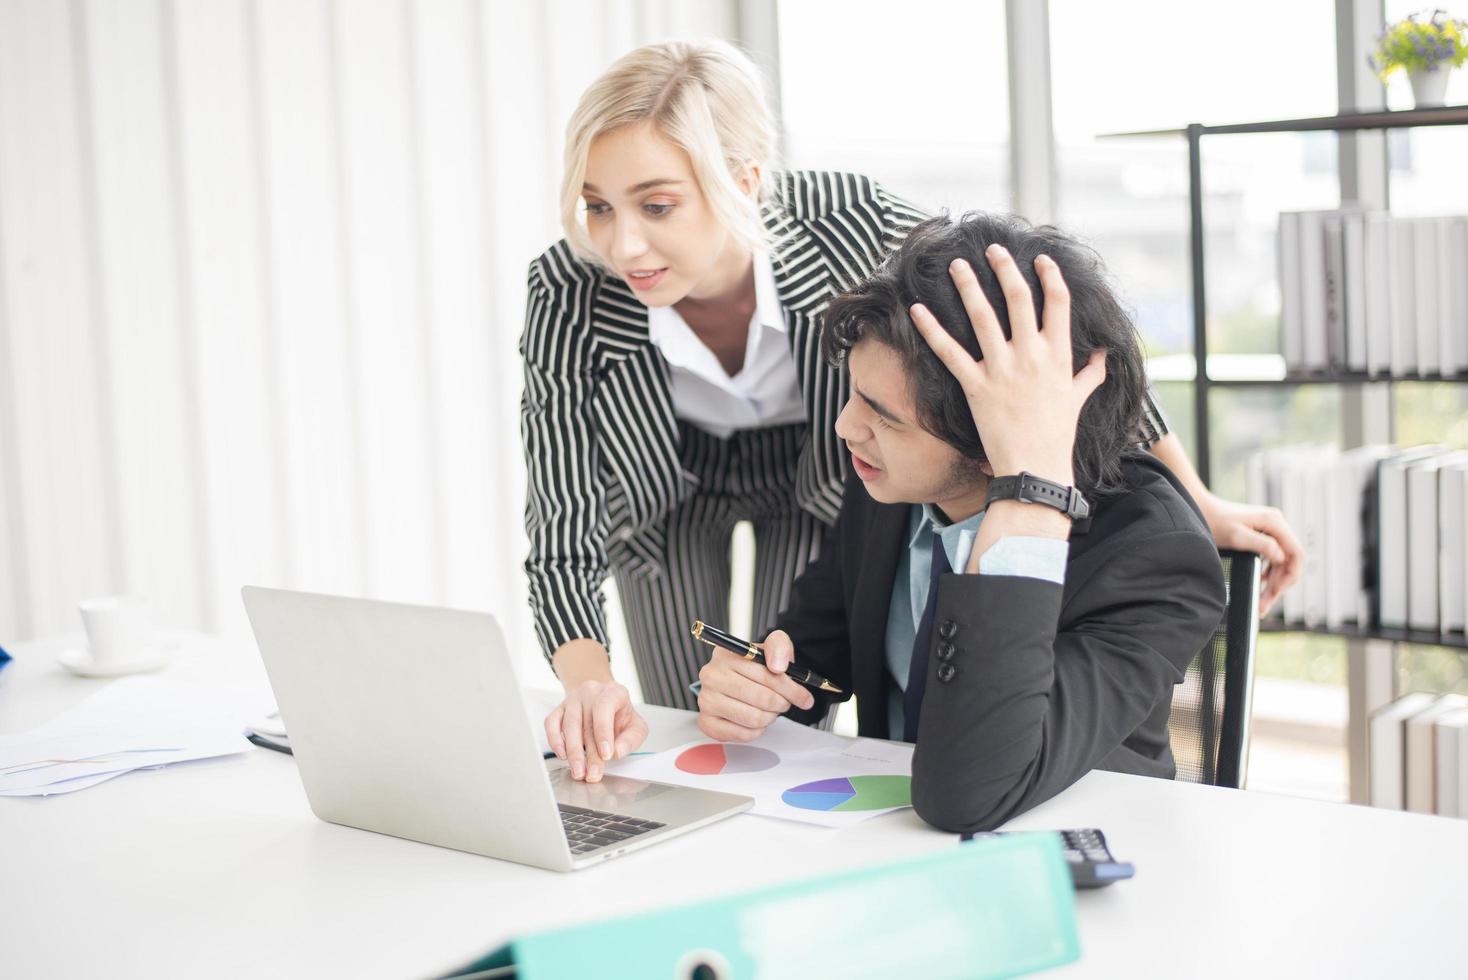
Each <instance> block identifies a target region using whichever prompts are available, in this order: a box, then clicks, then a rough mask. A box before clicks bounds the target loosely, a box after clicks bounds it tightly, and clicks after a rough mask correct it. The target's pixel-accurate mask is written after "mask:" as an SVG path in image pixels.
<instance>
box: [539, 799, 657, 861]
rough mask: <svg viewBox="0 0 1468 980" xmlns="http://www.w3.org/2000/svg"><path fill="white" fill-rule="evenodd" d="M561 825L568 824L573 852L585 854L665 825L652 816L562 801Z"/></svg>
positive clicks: (564, 826) (567, 829)
mask: <svg viewBox="0 0 1468 980" xmlns="http://www.w3.org/2000/svg"><path fill="white" fill-rule="evenodd" d="M557 806H559V807H560V809H561V826H562V827H563V828H565V831H566V840H568V841H570V843H571V853H572V854H586V853H588V852H590V851H594V850H596V849H597V848H599V847H606V846H607V845H608V844H620V843H621V842H622V841H624V840H629V839H630V838H633V837H637V836H638V835H640V834H645V833H647V832H648V831H652V830H657V829H658V828H659V827H663V826H666V824H660V823H657V822H655V821H652V820H638V819H636V818H634V817H623V816H619V815H617V814H615V813H606V812H605V811H602V810H587V809H585V808H584V807H579V806H571V805H570V804H569V803H560V804H557Z"/></svg>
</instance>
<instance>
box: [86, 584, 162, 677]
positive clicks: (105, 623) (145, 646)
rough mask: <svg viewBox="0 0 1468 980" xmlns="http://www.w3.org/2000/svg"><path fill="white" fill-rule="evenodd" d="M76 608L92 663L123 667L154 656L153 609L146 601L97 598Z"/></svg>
mask: <svg viewBox="0 0 1468 980" xmlns="http://www.w3.org/2000/svg"><path fill="white" fill-rule="evenodd" d="M79 608H80V609H81V612H82V626H84V627H86V630H87V642H88V644H90V646H91V648H92V660H93V662H94V663H98V664H116V663H124V662H126V661H128V660H137V659H139V658H141V657H146V656H147V655H148V654H150V653H152V652H153V607H152V605H151V604H150V603H149V602H148V600H147V599H142V598H139V597H137V596H125V595H109V596H98V597H97V598H95V599H86V600H84V601H83V602H82V603H81V604H80V607H79Z"/></svg>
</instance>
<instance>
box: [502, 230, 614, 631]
mask: <svg viewBox="0 0 1468 980" xmlns="http://www.w3.org/2000/svg"><path fill="white" fill-rule="evenodd" d="M568 273H571V270H570V267H569V266H567V265H566V264H565V263H564V262H562V261H557V258H556V255H555V250H552V251H551V252H549V253H547V254H546V255H545V256H543V257H542V258H541V259H540V260H538V261H537V262H536V263H535V265H533V266H532V267H531V274H530V297H529V302H528V304H527V306H526V311H525V333H524V335H523V336H522V338H521V341H520V353H521V356H522V357H523V358H524V363H525V393H524V395H523V396H522V398H521V401H520V433H521V436H522V438H523V439H524V444H525V470H526V488H525V532H526V534H527V535H528V537H529V538H530V554H529V557H527V558H526V560H525V572H526V576H527V578H528V580H529V588H530V610H531V614H532V616H533V617H534V623H535V632H536V637H537V638H538V639H539V640H540V644H541V647H542V649H543V650H544V652H545V655H546V658H547V659H549V658H550V657H551V655H552V654H553V653H554V652H555V651H556V649H557V648H559V647H560V646H561V645H563V644H565V643H566V642H568V641H570V640H575V639H583V638H585V639H592V640H596V641H597V642H599V643H601V644H602V645H603V646H606V645H607V628H606V612H605V609H604V605H603V598H602V594H601V587H602V584H603V583H604V582H605V581H606V578H607V574H608V570H609V566H608V559H607V549H606V537H607V529H606V524H605V513H606V507H605V503H606V488H605V487H604V486H603V484H602V478H601V475H600V473H601V467H600V460H599V452H598V447H597V442H596V432H595V426H594V424H593V422H592V419H591V395H592V387H593V379H592V373H591V365H590V359H589V347H590V344H589V337H590V333H589V330H588V329H587V327H586V326H585V322H586V321H585V320H584V317H585V316H587V315H589V309H590V299H591V297H590V290H591V283H590V282H589V281H588V280H587V279H586V278H585V277H584V276H577V275H575V274H574V273H571V274H568ZM578 316H580V317H583V319H582V320H580V321H578V320H577V317H578Z"/></svg>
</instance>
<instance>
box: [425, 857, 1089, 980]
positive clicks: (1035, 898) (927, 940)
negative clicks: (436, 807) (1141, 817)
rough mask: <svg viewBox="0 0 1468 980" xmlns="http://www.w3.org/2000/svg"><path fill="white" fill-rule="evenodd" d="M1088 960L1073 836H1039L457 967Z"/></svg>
mask: <svg viewBox="0 0 1468 980" xmlns="http://www.w3.org/2000/svg"><path fill="white" fill-rule="evenodd" d="M915 935H916V936H921V937H922V938H921V941H917V942H914V941H912V940H911V938H910V937H912V936H915ZM1079 957H1080V939H1079V937H1078V935H1077V931H1076V919H1075V892H1074V891H1073V889H1072V887H1071V882H1070V874H1069V873H1068V872H1067V871H1066V868H1065V859H1064V857H1063V856H1062V855H1061V849H1060V839H1059V838H1058V837H1056V836H1055V835H1054V834H1028V835H1017V836H1014V837H1004V838H997V839H993V840H984V841H976V842H974V843H972V844H966V845H964V846H963V847H960V848H957V849H956V851H955V850H944V851H941V852H938V853H931V854H926V855H923V856H921V857H916V858H909V859H906V860H902V861H897V862H893V863H888V864H882V865H877V866H876V867H869V868H862V869H859V870H856V871H845V872H839V873H836V874H828V875H821V876H819V877H816V878H810V879H807V880H805V881H800V882H796V883H794V884H787V885H776V886H774V887H769V888H761V889H758V890H756V891H751V892H745V893H744V894H740V895H733V896H729V897H727V898H719V899H713V900H710V901H702V902H693V903H690V904H688V905H683V906H678V907H673V908H664V909H658V910H655V911H652V912H646V913H642V914H636V915H629V916H624V917H622V918H618V919H611V920H607V921H602V922H593V923H588V924H584V925H573V926H568V927H566V928H563V929H555V930H552V931H549V932H542V933H536V934H533V935H529V936H525V937H523V938H521V939H518V940H515V941H514V942H512V943H511V944H510V945H508V946H505V947H503V948H501V949H498V950H495V951H494V952H492V953H490V954H489V955H488V956H485V957H484V958H483V959H480V960H478V961H477V962H475V963H471V964H469V965H467V966H466V967H464V968H463V969H461V970H459V971H457V972H456V973H454V974H452V976H454V977H459V978H464V980H467V978H469V977H475V978H479V977H484V978H488V977H501V976H512V975H513V976H514V977H516V978H517V980H542V978H547V977H572V976H596V977H598V978H600V980H646V978H647V977H698V976H705V975H707V976H718V977H730V978H733V980H743V978H747V977H753V976H757V975H758V976H765V975H779V976H802V977H804V976H822V977H827V976H829V977H843V978H848V980H861V978H872V980H875V978H878V977H880V978H882V980H886V978H888V977H894V976H897V977H924V976H939V975H941V976H948V977H964V978H969V980H981V978H998V977H1010V976H1014V975H1016V974H1020V973H1028V972H1030V971H1032V970H1043V969H1047V968H1049V967H1053V966H1058V965H1060V964H1062V963H1069V962H1071V961H1072V960H1075V959H1078V958H1079ZM699 967H704V968H705V969H703V970H699V969H698V968H699Z"/></svg>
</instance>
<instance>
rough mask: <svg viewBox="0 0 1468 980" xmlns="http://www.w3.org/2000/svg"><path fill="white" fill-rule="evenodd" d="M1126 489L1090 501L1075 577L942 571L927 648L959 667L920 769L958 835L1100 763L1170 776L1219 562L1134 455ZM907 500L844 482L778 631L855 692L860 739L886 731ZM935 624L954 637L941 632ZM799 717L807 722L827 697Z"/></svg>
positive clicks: (926, 797) (932, 688) (1170, 487)
mask: <svg viewBox="0 0 1468 980" xmlns="http://www.w3.org/2000/svg"><path fill="white" fill-rule="evenodd" d="M1124 472H1125V478H1126V483H1127V486H1128V488H1129V489H1128V490H1127V491H1126V492H1124V493H1121V494H1118V495H1115V496H1111V497H1106V498H1102V499H1100V500H1097V501H1095V502H1094V503H1095V507H1094V513H1093V514H1092V516H1091V518H1090V519H1089V520H1087V521H1084V522H1078V523H1077V525H1076V527H1075V528H1074V529H1073V530H1072V533H1071V538H1070V556H1069V559H1068V562H1067V564H1066V572H1065V584H1064V586H1061V585H1056V584H1054V583H1053V582H1046V581H1043V580H1040V579H1035V578H1023V577H1018V576H1008V575H962V574H949V575H945V576H943V577H942V578H941V579H940V580H939V583H938V600H937V601H938V604H937V608H936V618H935V620H934V622H935V629H934V631H933V646H934V648H936V647H937V645H938V644H940V643H944V642H950V643H952V644H953V645H954V647H955V648H956V650H955V653H954V655H953V657H952V660H951V661H950V662H951V663H952V664H953V666H954V667H956V668H957V672H956V673H955V674H954V675H953V677H952V678H951V679H950V680H949V681H947V682H943V681H940V680H939V679H938V674H937V668H938V665H939V660H938V658H937V657H936V656H933V655H932V650H930V651H929V657H928V679H927V689H926V691H925V693H924V696H923V708H922V719H921V722H920V724H919V727H918V741H917V748H916V750H915V752H914V755H913V762H912V776H913V782H912V796H913V806H914V808H915V809H916V810H917V812H918V814H919V815H920V816H921V817H922V818H923V819H924V820H926V821H927V822H928V823H930V824H933V825H934V826H937V827H941V828H943V829H946V830H951V831H955V832H961V831H972V830H987V829H991V828H993V827H996V826H998V825H1000V824H1002V823H1004V822H1005V821H1006V820H1008V819H1009V818H1011V817H1013V816H1015V815H1017V814H1019V813H1022V812H1023V811H1025V810H1027V809H1029V808H1031V807H1033V806H1035V805H1036V804H1038V803H1041V802H1043V801H1044V800H1047V799H1049V798H1050V797H1052V796H1054V795H1055V794H1057V793H1059V792H1060V791H1061V790H1063V789H1065V788H1066V787H1067V786H1069V785H1070V784H1071V783H1073V782H1075V781H1076V780H1077V779H1079V778H1080V777H1081V776H1083V775H1085V774H1086V773H1087V772H1089V771H1090V770H1092V769H1110V770H1114V771H1117V772H1130V773H1141V774H1144V775H1149V776H1161V777H1164V778H1168V779H1170V778H1172V777H1173V775H1174V773H1175V768H1174V765H1173V759H1172V750H1171V748H1170V746H1169V742H1168V730H1167V717H1168V713H1169V711H1170V708H1171V702H1172V689H1173V685H1175V684H1176V683H1178V682H1179V681H1181V680H1182V678H1183V674H1184V672H1185V671H1186V669H1187V666H1188V664H1189V663H1190V662H1191V661H1192V659H1193V657H1195V656H1196V655H1197V654H1198V652H1199V651H1200V650H1202V649H1203V646H1204V644H1205V643H1207V642H1208V640H1209V638H1210V637H1211V636H1212V634H1213V631H1214V630H1215V628H1217V626H1218V623H1219V620H1220V618H1221V617H1222V615H1223V607H1224V584H1223V568H1222V565H1221V564H1220V562H1219V558H1218V550H1217V546H1216V545H1215V544H1214V541H1213V537H1212V535H1211V534H1210V533H1209V531H1208V527H1207V525H1206V524H1205V523H1204V521H1203V518H1202V516H1201V514H1200V513H1199V512H1198V508H1197V505H1196V504H1194V503H1193V501H1192V498H1191V497H1189V496H1188V495H1187V492H1186V491H1185V490H1183V488H1182V486H1181V484H1179V483H1178V481H1177V478H1176V477H1175V476H1173V474H1172V472H1171V471H1170V470H1168V469H1167V467H1165V466H1164V465H1162V464H1161V463H1160V462H1158V461H1157V460H1155V459H1153V458H1151V457H1150V456H1144V455H1141V454H1138V455H1137V456H1136V457H1134V458H1128V459H1127V460H1126V462H1125V464H1124ZM907 521H908V505H906V504H879V503H877V502H876V501H874V500H873V499H872V498H871V497H870V496H869V495H868V494H867V493H866V490H865V489H864V488H863V487H862V485H861V482H860V481H859V480H856V479H855V478H852V479H851V480H850V481H849V482H848V485H847V487H846V494H845V502H844V503H843V505H842V508H841V514H840V517H839V518H838V520H837V523H836V525H835V527H834V528H833V529H832V533H831V536H830V537H829V538H828V540H827V544H826V547H825V549H824V550H823V552H822V554H821V557H820V558H819V559H818V560H817V561H816V562H815V563H814V564H812V565H811V566H810V567H809V568H808V569H807V570H806V571H805V573H804V574H802V575H801V577H800V578H799V579H798V580H797V581H796V583H795V588H794V592H793V594H792V598H791V602H790V605H789V607H788V608H787V610H786V611H785V613H784V614H783V615H782V616H781V617H780V621H779V624H778V625H779V628H781V629H783V630H785V631H786V632H787V633H789V634H790V636H791V638H792V640H793V641H794V643H795V656H796V660H797V661H798V662H800V663H802V664H804V665H806V666H809V667H810V668H812V669H813V670H816V671H818V672H819V673H822V674H825V675H826V676H827V677H829V678H831V680H833V681H835V682H836V683H837V684H838V685H839V686H841V687H842V688H843V689H845V690H846V691H848V692H851V693H852V694H855V695H856V698H857V717H858V719H859V727H860V731H861V734H863V735H868V736H872V737H876V738H886V737H889V736H890V735H893V734H900V733H889V732H888V731H887V695H888V691H889V690H890V689H891V687H892V686H893V682H892V680H891V676H890V675H889V674H888V672H887V668H886V663H885V655H886V650H885V646H886V633H887V610H888V608H889V606H890V604H891V597H892V584H893V578H894V576H895V574H896V570H897V563H898V559H899V557H900V549H901V548H903V547H905V546H906V541H905V540H904V539H905V537H906V530H907ZM940 634H947V636H946V637H945V636H943V635H940ZM824 698H825V700H818V702H817V704H816V707H815V708H814V709H812V710H811V711H800V710H799V709H793V710H792V711H791V716H792V717H794V718H795V719H797V720H799V721H807V722H809V721H811V720H814V718H816V717H819V716H820V715H821V714H823V713H824V711H825V708H826V707H827V706H828V705H829V703H830V701H831V700H833V699H834V696H831V695H826V696H824Z"/></svg>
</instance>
